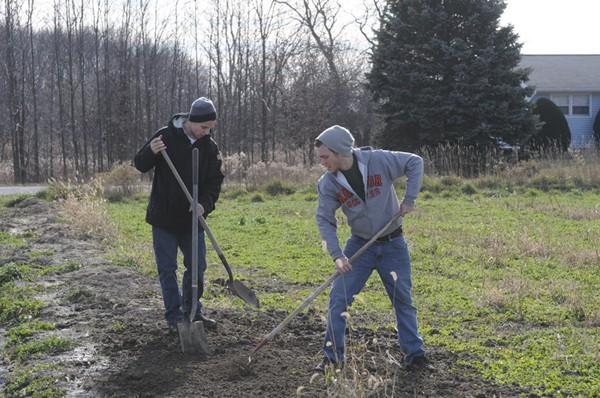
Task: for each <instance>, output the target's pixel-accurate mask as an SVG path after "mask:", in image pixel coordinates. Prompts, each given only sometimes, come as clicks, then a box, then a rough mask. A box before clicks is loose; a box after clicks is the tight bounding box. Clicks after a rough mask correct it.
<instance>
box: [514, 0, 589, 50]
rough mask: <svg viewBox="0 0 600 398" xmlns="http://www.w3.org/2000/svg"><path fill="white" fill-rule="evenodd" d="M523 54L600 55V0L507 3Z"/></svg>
mask: <svg viewBox="0 0 600 398" xmlns="http://www.w3.org/2000/svg"><path fill="white" fill-rule="evenodd" d="M507 4H508V6H507V7H506V11H505V12H504V15H503V16H502V24H503V25H505V24H508V23H510V24H512V25H513V26H514V27H515V31H516V32H517V33H518V34H519V37H520V41H521V42H522V43H523V48H522V52H523V53H524V54H600V22H599V20H600V0H508V2H507Z"/></svg>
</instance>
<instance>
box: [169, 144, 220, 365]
mask: <svg viewBox="0 0 600 398" xmlns="http://www.w3.org/2000/svg"><path fill="white" fill-rule="evenodd" d="M163 153H164V152H163ZM198 156H199V151H198V148H194V150H193V151H192V185H193V188H192V192H193V194H194V196H193V198H192V308H191V310H190V317H189V319H184V320H183V321H181V322H178V323H177V332H178V333H179V341H180V342H181V351H182V352H183V353H192V354H195V353H199V354H204V355H209V354H210V348H209V347H208V342H207V338H206V332H205V331H204V325H203V323H202V322H201V321H200V322H194V317H195V316H196V311H198V163H199V158H198Z"/></svg>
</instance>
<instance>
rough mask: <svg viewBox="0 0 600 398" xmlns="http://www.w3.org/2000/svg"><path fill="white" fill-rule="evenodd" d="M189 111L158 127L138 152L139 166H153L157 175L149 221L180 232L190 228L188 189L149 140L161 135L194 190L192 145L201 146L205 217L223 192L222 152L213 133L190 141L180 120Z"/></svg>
mask: <svg viewBox="0 0 600 398" xmlns="http://www.w3.org/2000/svg"><path fill="white" fill-rule="evenodd" d="M185 116H186V114H177V115H175V116H173V117H172V118H171V120H170V121H169V124H168V125H167V126H166V127H163V128H161V129H160V130H158V131H157V132H156V133H155V134H154V135H153V136H152V138H150V139H149V140H148V142H146V144H144V146H143V147H142V148H141V149H140V150H139V151H138V153H137V154H136V155H135V159H134V163H135V167H136V169H138V170H139V171H141V172H142V173H145V172H147V171H149V170H151V169H152V168H153V167H154V179H153V181H152V192H151V193H150V202H149V203H148V208H147V210H146V221H147V222H148V223H149V224H151V225H154V226H157V227H161V228H166V229H170V230H173V231H178V232H185V231H190V232H191V228H192V219H191V215H192V213H191V211H190V204H189V202H188V199H187V197H186V195H185V193H184V192H183V191H182V190H181V187H180V186H179V184H178V183H177V180H176V179H175V177H174V176H173V173H172V172H171V169H170V168H169V165H168V164H167V162H166V161H165V160H164V158H163V156H162V155H161V154H160V153H159V154H156V155H155V154H154V153H153V152H152V149H150V141H152V140H153V139H154V138H156V137H158V136H159V135H162V140H163V142H164V143H165V145H166V146H167V149H166V151H167V153H168V154H169V157H170V158H171V160H172V161H173V164H174V165H175V168H176V169H177V171H178V172H179V174H180V175H181V179H182V180H183V181H184V182H185V185H186V186H187V188H188V190H189V192H190V194H192V149H193V148H198V149H199V150H200V169H199V179H198V180H199V181H198V202H199V203H200V204H201V205H202V206H203V207H204V217H206V216H207V215H208V214H209V213H210V212H211V211H213V210H214V209H215V202H216V201H217V199H218V198H219V194H220V192H221V184H222V183H223V178H224V175H223V173H222V172H221V155H220V154H219V148H218V147H217V144H216V143H215V141H214V140H213V139H212V138H211V137H210V136H208V135H207V136H205V137H203V138H201V139H199V140H196V142H194V144H193V145H192V143H191V142H190V140H189V138H188V137H187V135H186V134H185V133H184V132H183V129H182V128H181V127H176V126H181V122H182V121H184V120H185Z"/></svg>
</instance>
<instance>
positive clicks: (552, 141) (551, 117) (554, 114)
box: [529, 98, 571, 152]
mask: <svg viewBox="0 0 600 398" xmlns="http://www.w3.org/2000/svg"><path fill="white" fill-rule="evenodd" d="M533 113H535V114H537V115H539V116H540V121H541V122H544V125H543V126H542V129H541V130H540V131H538V133H537V134H536V135H534V136H533V138H532V139H531V140H530V142H529V144H530V146H531V147H532V148H533V149H534V150H538V149H540V148H543V147H547V146H552V145H556V146H557V147H558V149H560V150H561V151H562V152H565V151H566V150H567V149H569V145H570V144H571V130H570V129H569V124H568V123H567V119H565V115H563V113H562V111H561V110H560V109H559V108H558V106H556V104H554V102H552V101H551V100H549V99H548V98H540V99H538V100H537V102H536V103H535V105H534V107H533Z"/></svg>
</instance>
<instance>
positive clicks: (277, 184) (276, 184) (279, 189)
mask: <svg viewBox="0 0 600 398" xmlns="http://www.w3.org/2000/svg"><path fill="white" fill-rule="evenodd" d="M264 191H265V192H267V193H268V194H269V195H271V196H278V195H291V194H293V193H294V192H295V189H294V188H293V187H291V186H290V185H287V184H285V183H283V182H281V181H279V180H276V181H272V182H270V183H269V184H267V185H266V186H265V187H264Z"/></svg>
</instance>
